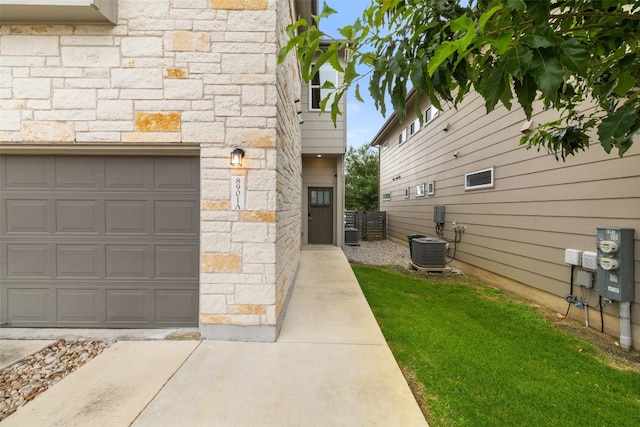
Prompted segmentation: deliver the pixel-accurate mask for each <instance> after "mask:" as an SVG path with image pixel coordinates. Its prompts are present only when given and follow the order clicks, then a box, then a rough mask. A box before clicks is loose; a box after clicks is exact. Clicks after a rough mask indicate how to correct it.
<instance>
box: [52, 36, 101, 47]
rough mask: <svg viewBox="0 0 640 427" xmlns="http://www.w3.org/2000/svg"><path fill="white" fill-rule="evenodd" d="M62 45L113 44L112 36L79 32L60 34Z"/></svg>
mask: <svg viewBox="0 0 640 427" xmlns="http://www.w3.org/2000/svg"><path fill="white" fill-rule="evenodd" d="M60 45H61V46H113V37H112V36H101V35H95V36H81V35H78V34H74V35H69V36H60Z"/></svg>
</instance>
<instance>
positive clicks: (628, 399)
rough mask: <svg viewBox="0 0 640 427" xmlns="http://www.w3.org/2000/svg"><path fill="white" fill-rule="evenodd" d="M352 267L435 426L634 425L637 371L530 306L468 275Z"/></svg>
mask: <svg viewBox="0 0 640 427" xmlns="http://www.w3.org/2000/svg"><path fill="white" fill-rule="evenodd" d="M352 268H353V270H354V273H355V274H356V277H357V278H358V281H359V283H360V285H361V287H362V290H363V292H364V294H365V296H366V298H367V301H368V302H369V305H370V306H371V309H372V311H373V313H374V315H375V317H376V320H377V321H378V324H379V325H380V327H381V329H382V332H383V334H384V336H385V338H386V340H387V342H388V344H389V347H390V348H391V350H392V352H393V354H394V356H395V358H396V360H397V362H398V364H399V365H400V367H401V368H402V369H403V371H404V372H405V375H409V376H410V377H412V378H409V381H413V378H415V381H417V382H418V383H419V385H418V388H422V389H423V390H424V396H422V397H420V396H418V397H417V400H418V401H419V402H420V401H421V400H422V401H423V403H422V405H423V406H424V405H426V408H424V407H423V411H425V415H426V418H427V421H428V422H429V424H430V425H431V426H432V427H440V426H464V425H467V426H482V425H486V426H498V425H499V426H529V425H531V426H556V425H558V426H572V425H575V426H584V425H589V426H637V425H640V373H639V372H635V371H631V370H620V369H617V368H614V367H612V366H609V365H608V364H607V363H606V362H605V360H604V356H603V355H602V354H601V353H600V351H599V350H597V349H596V348H595V347H594V346H592V345H591V344H590V343H588V342H586V341H583V340H582V339H579V338H577V337H575V336H574V335H572V334H570V333H567V332H563V331H561V330H558V329H556V328H554V327H553V326H552V325H550V324H549V322H547V319H546V318H545V316H544V315H543V314H541V313H539V312H537V311H536V310H535V309H534V308H533V307H530V306H527V305H523V304H518V303H516V302H513V301H510V300H509V299H508V298H506V297H505V296H504V294H503V292H502V291H500V290H497V289H494V288H491V287H488V286H486V285H483V284H482V283H480V282H478V281H476V280H474V279H469V278H468V277H466V276H450V277H446V276H445V277H440V276H437V277H434V278H428V279H426V278H419V277H414V276H412V275H408V274H402V273H398V272H394V271H391V270H388V269H385V268H381V267H369V266H360V265H354V266H352ZM412 388H413V389H414V392H415V389H416V387H412Z"/></svg>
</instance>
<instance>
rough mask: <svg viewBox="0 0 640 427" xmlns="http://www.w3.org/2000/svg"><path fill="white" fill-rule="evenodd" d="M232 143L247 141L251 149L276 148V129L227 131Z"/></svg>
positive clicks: (234, 129) (237, 129) (235, 129)
mask: <svg viewBox="0 0 640 427" xmlns="http://www.w3.org/2000/svg"><path fill="white" fill-rule="evenodd" d="M227 138H229V140H231V141H246V143H247V144H248V145H249V146H251V148H275V146H276V131H275V129H255V128H254V129H252V128H233V129H228V130H227Z"/></svg>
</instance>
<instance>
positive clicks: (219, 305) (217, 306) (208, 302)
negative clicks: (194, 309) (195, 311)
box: [200, 295, 227, 313]
mask: <svg viewBox="0 0 640 427" xmlns="http://www.w3.org/2000/svg"><path fill="white" fill-rule="evenodd" d="M226 311H227V298H226V297H225V296H224V295H200V312H201V313H226Z"/></svg>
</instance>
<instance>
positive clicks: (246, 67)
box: [221, 53, 266, 74]
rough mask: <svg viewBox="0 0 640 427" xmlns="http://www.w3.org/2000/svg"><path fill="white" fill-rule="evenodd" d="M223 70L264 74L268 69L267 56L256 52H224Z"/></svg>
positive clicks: (235, 72)
mask: <svg viewBox="0 0 640 427" xmlns="http://www.w3.org/2000/svg"><path fill="white" fill-rule="evenodd" d="M221 63H222V72H223V73H228V74H262V73H264V72H265V71H266V57H265V55H264V54H256V53H244V54H243V53H240V54H238V53H223V54H222V58H221Z"/></svg>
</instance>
